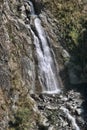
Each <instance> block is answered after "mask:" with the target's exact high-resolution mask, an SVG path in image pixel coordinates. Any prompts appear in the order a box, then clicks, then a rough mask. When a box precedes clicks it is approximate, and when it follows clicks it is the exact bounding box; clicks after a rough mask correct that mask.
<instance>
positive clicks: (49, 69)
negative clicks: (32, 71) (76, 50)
mask: <svg viewBox="0 0 87 130" xmlns="http://www.w3.org/2000/svg"><path fill="white" fill-rule="evenodd" d="M29 5H30V7H31V16H32V15H35V13H34V12H35V11H34V7H33V4H32V3H31V2H30V1H29ZM34 25H35V30H36V32H37V35H38V36H36V35H35V33H34V32H33V30H32V29H31V33H32V35H33V38H34V44H35V47H36V54H37V59H38V68H39V70H38V77H39V81H40V83H41V86H42V93H47V94H55V93H59V92H60V89H59V87H60V85H59V82H58V79H57V68H56V66H55V63H54V59H53V57H52V54H51V50H50V48H49V46H48V41H47V37H46V34H45V31H44V29H43V27H42V26H41V21H40V19H39V18H38V17H37V16H36V18H35V19H34Z"/></svg>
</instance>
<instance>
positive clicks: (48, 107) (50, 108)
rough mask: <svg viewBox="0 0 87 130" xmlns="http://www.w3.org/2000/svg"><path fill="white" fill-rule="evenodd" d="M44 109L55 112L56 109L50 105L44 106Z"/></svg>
mask: <svg viewBox="0 0 87 130" xmlns="http://www.w3.org/2000/svg"><path fill="white" fill-rule="evenodd" d="M46 108H47V109H49V110H57V109H58V108H57V107H54V106H51V105H49V106H46Z"/></svg>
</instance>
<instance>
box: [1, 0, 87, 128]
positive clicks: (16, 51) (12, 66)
mask: <svg viewBox="0 0 87 130" xmlns="http://www.w3.org/2000/svg"><path fill="white" fill-rule="evenodd" d="M32 2H33V4H34V7H35V11H36V13H37V14H38V15H39V18H40V20H41V23H42V26H43V27H44V29H45V30H46V34H47V35H48V39H49V38H50V41H51V43H50V44H49V46H50V48H53V50H54V52H55V55H54V53H52V54H53V57H56V59H57V62H58V64H59V66H58V68H59V70H58V71H59V72H60V75H61V77H62V81H63V83H61V84H64V85H65V82H67V85H68V86H69V78H68V76H67V74H66V70H64V69H65V68H64V63H66V66H67V65H69V60H70V58H71V55H70V54H69V53H68V52H67V51H66V50H65V49H63V47H61V45H62V44H60V43H61V37H60V35H59V34H60V25H59V23H58V20H57V19H56V17H54V16H53V15H54V14H53V13H51V11H50V9H49V8H47V7H48V4H49V2H50V1H49V0H43V3H42V1H41V0H40V1H39V0H32ZM50 3H51V4H52V3H54V5H55V1H54V0H52V2H50ZM54 5H53V7H54ZM50 7H51V6H50ZM55 7H56V6H55ZM61 7H62V5H61V4H58V8H57V9H59V8H61ZM71 10H72V9H71ZM30 11H31V10H30V7H29V5H28V4H27V3H26V1H25V0H1V1H0V130H71V129H73V128H72V123H71V124H69V122H70V121H69V120H68V119H67V117H66V115H65V114H64V113H63V111H62V110H61V109H60V108H61V106H62V107H66V108H67V109H68V110H69V113H70V114H71V115H73V116H75V117H76V120H77V122H78V124H79V126H80V127H81V128H83V127H84V128H83V130H87V115H86V114H85V113H84V110H83V108H82V106H84V105H82V104H83V99H82V97H83V94H82V95H81V94H80V93H78V92H75V91H69V92H66V94H60V95H56V96H54V95H52V96H47V95H39V94H38V95H37V94H34V92H37V93H40V89H41V87H40V84H39V81H38V78H37V77H38V76H37V64H38V63H37V58H36V52H35V46H34V44H33V38H32V35H31V32H30V31H29V29H28V26H27V25H30V24H31V26H32V28H33V29H35V28H34V25H33V19H34V18H35V17H36V16H32V18H31V19H30ZM85 11H86V9H85ZM54 12H55V11H54ZM34 31H35V30H34ZM61 35H62V34H61ZM59 41H60V42H59ZM55 64H57V63H55ZM71 66H72V65H71ZM71 66H70V67H71ZM75 67H76V66H75ZM77 68H78V69H79V67H78V66H77ZM77 68H76V69H77ZM86 68H87V67H85V69H86ZM71 70H72V69H71V68H70V72H71ZM72 71H73V70H72ZM70 72H69V73H70ZM70 74H71V78H72V77H73V80H74V81H73V80H72V82H75V80H76V78H77V77H75V75H74V76H73V73H70ZM79 80H81V78H80V79H79ZM78 83H79V81H78ZM76 84H77V81H76ZM61 86H62V85H61ZM81 96H82V97H81ZM85 100H86V99H85ZM84 120H85V121H84Z"/></svg>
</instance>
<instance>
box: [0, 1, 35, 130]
mask: <svg viewBox="0 0 87 130" xmlns="http://www.w3.org/2000/svg"><path fill="white" fill-rule="evenodd" d="M26 18H27V16H26V12H25V7H24V2H23V1H16V0H9V1H6V0H2V1H0V129H1V130H4V129H5V130H6V129H8V127H9V122H11V123H10V124H13V123H12V120H11V117H12V118H14V114H15V111H17V110H18V109H20V108H19V106H20V105H19V102H20V103H21V102H22V100H23V98H25V97H26V100H27V99H28V101H29V102H32V103H33V101H31V99H30V98H29V96H28V93H29V92H30V91H31V90H32V91H33V90H34V89H35V63H34V56H33V50H34V49H33V44H32V39H31V34H30V32H29V30H28V29H27V27H26V25H25V20H26ZM22 96H23V97H22ZM31 106H32V105H31ZM22 107H23V105H22ZM23 108H24V107H23ZM31 108H32V107H31ZM24 109H27V108H24ZM24 109H23V110H24ZM23 110H22V111H23ZM24 111H25V110H24ZM9 129H10V128H9ZM19 129H21V128H19Z"/></svg>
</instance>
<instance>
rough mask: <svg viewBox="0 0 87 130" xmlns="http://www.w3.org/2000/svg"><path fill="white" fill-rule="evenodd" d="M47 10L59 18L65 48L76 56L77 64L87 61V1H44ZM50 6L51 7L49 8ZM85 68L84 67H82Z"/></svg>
mask: <svg viewBox="0 0 87 130" xmlns="http://www.w3.org/2000/svg"><path fill="white" fill-rule="evenodd" d="M44 2H45V6H46V8H49V10H50V11H51V12H52V14H53V16H54V17H55V18H57V20H58V24H59V25H60V35H61V38H62V39H63V40H64V42H63V46H64V47H65V48H66V49H67V50H68V51H69V52H70V53H71V55H74V57H75V59H76V60H75V61H76V62H77V64H79V63H81V64H85V62H86V61H87V56H86V47H87V45H86V44H87V38H86V34H87V26H86V24H87V14H86V10H85V7H86V6H87V2H86V0H84V1H80V0H78V1H76V0H66V1H65V0H52V2H50V1H49V0H46V1H45V0H44ZM49 5H50V6H49ZM82 66H83V65H82Z"/></svg>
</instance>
